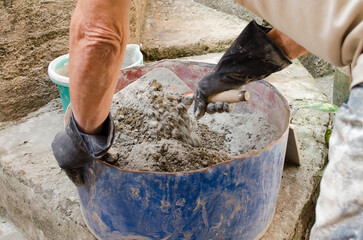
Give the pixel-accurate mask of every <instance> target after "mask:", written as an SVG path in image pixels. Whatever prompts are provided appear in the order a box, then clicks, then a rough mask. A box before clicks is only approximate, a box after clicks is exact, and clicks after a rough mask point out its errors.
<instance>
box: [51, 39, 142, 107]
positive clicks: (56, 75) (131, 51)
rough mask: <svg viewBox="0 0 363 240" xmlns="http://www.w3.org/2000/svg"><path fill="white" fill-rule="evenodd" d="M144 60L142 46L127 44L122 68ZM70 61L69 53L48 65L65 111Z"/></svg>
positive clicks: (68, 101)
mask: <svg viewBox="0 0 363 240" xmlns="http://www.w3.org/2000/svg"><path fill="white" fill-rule="evenodd" d="M143 61H144V59H143V56H142V53H141V51H140V46H139V45H137V44H127V46H126V51H125V56H124V60H123V62H122V66H121V69H127V68H131V67H135V66H140V65H142V64H143ZM68 62H69V54H65V55H62V56H60V57H57V58H56V59H54V60H53V61H52V62H51V63H50V64H49V66H48V76H49V78H50V80H52V81H53V82H54V83H56V84H57V85H58V90H59V95H60V97H61V100H62V105H63V110H64V111H66V109H67V107H68V105H69V103H70V97H69V78H68Z"/></svg>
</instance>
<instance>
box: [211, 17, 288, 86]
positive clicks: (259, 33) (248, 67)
mask: <svg viewBox="0 0 363 240" xmlns="http://www.w3.org/2000/svg"><path fill="white" fill-rule="evenodd" d="M270 30H271V28H266V27H263V26H260V25H258V24H257V23H256V22H254V21H252V22H250V23H249V24H248V25H247V26H246V27H245V29H244V30H243V31H242V33H241V34H240V35H239V36H238V37H237V39H236V40H235V41H234V42H233V44H232V45H231V46H230V47H229V48H228V50H227V51H226V53H225V54H224V55H223V56H222V58H221V60H220V61H219V62H218V64H217V65H216V66H215V68H214V69H213V75H214V76H213V78H218V79H219V80H220V81H222V82H224V83H228V84H232V85H237V86H238V85H243V84H247V83H249V82H251V81H255V80H259V79H263V78H265V77H267V76H269V75H270V74H271V73H274V72H277V71H280V70H282V69H284V68H285V67H287V66H288V65H290V64H291V61H290V59H289V58H288V56H287V55H286V54H285V52H284V51H283V50H282V49H281V48H280V47H279V46H278V45H277V44H276V43H275V42H274V41H273V40H272V39H271V38H270V37H269V36H268V35H267V33H268V32H269V31H270Z"/></svg>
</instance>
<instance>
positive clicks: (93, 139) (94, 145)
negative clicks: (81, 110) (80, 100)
mask: <svg viewBox="0 0 363 240" xmlns="http://www.w3.org/2000/svg"><path fill="white" fill-rule="evenodd" d="M66 133H67V135H68V136H69V137H70V138H71V139H72V140H73V142H75V143H76V144H78V145H79V147H80V148H81V149H82V150H83V151H85V152H87V153H88V154H90V155H91V156H92V157H93V158H101V157H102V156H103V155H105V154H106V152H107V151H108V149H110V147H111V145H112V143H113V139H114V136H115V125H114V122H113V120H112V117H111V115H110V114H108V116H107V118H106V120H105V121H104V122H103V124H102V130H101V132H100V133H99V134H97V135H90V134H86V133H83V132H81V131H80V130H79V129H78V126H77V123H76V121H75V119H74V115H73V112H72V113H71V117H70V119H69V123H68V125H67V127H66Z"/></svg>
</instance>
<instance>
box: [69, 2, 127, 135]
mask: <svg viewBox="0 0 363 240" xmlns="http://www.w3.org/2000/svg"><path fill="white" fill-rule="evenodd" d="M129 9H130V0H79V1H78V3H77V6H76V9H75V12H74V14H73V16H72V20H71V25H70V60H69V78H70V97H71V105H72V112H73V115H74V118H75V120H76V122H77V125H78V127H79V129H80V130H81V131H82V132H84V133H88V134H97V133H98V132H99V131H100V130H101V129H100V128H101V126H102V123H103V122H104V121H105V119H106V118H107V116H108V113H109V110H110V107H111V103H112V97H113V94H114V91H115V87H116V84H117V78H118V74H119V70H120V67H121V64H122V60H123V57H124V53H125V48H126V44H127V39H128V35H129Z"/></svg>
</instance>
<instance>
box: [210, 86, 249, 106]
mask: <svg viewBox="0 0 363 240" xmlns="http://www.w3.org/2000/svg"><path fill="white" fill-rule="evenodd" d="M248 99H250V94H249V93H248V92H247V91H245V90H235V89H233V90H228V91H224V92H221V93H217V94H214V95H211V96H209V97H208V99H207V101H208V102H209V103H215V102H228V103H238V102H242V101H248Z"/></svg>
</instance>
